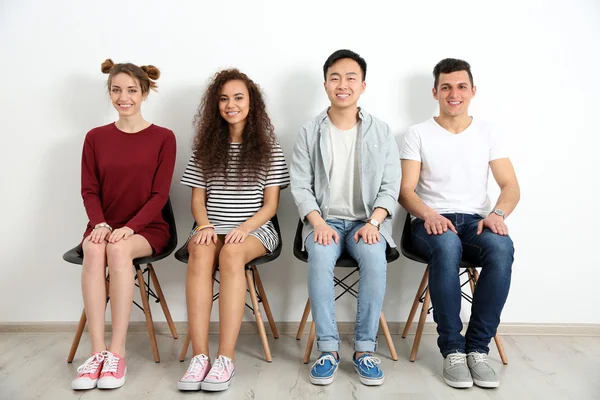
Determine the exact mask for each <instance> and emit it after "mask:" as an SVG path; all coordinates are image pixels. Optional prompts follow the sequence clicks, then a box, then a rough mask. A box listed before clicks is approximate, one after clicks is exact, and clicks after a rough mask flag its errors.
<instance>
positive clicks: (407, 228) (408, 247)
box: [400, 214, 417, 261]
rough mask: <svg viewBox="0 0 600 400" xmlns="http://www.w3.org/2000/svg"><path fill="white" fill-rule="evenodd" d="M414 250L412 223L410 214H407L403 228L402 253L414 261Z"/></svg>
mask: <svg viewBox="0 0 600 400" xmlns="http://www.w3.org/2000/svg"><path fill="white" fill-rule="evenodd" d="M412 248H413V246H412V222H411V218H410V214H406V219H405V220H404V228H402V238H400V251H402V254H404V256H405V257H407V258H410V259H411V260H412V259H413V257H414V252H413V250H412ZM415 261H417V260H415Z"/></svg>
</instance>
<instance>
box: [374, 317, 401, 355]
mask: <svg viewBox="0 0 600 400" xmlns="http://www.w3.org/2000/svg"><path fill="white" fill-rule="evenodd" d="M379 323H380V324H381V330H382V331H383V336H385V341H386V342H387V345H388V348H389V349H390V354H391V355H392V360H394V361H398V354H397V353H396V346H394V342H393V341H392V336H391V335H390V328H388V324H387V321H386V320H385V316H384V315H383V311H382V312H381V315H380V316H379Z"/></svg>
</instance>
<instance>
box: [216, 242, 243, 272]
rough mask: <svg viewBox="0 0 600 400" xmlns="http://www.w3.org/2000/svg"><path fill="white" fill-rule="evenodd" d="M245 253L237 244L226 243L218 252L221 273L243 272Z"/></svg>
mask: <svg viewBox="0 0 600 400" xmlns="http://www.w3.org/2000/svg"><path fill="white" fill-rule="evenodd" d="M245 264H246V255H245V253H244V251H243V249H242V246H240V245H239V244H226V245H224V246H223V248H222V249H221V254H219V271H220V272H221V274H232V273H243V272H244V265H245Z"/></svg>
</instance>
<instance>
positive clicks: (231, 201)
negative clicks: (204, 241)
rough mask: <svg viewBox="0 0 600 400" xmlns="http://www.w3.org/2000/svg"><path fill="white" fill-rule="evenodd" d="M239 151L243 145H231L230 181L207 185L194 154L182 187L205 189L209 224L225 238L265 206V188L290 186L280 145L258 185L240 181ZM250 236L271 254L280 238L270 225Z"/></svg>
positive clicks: (216, 179) (276, 145) (218, 178)
mask: <svg viewBox="0 0 600 400" xmlns="http://www.w3.org/2000/svg"><path fill="white" fill-rule="evenodd" d="M240 148H241V143H230V144H229V156H230V157H229V168H228V174H227V180H225V179H224V177H223V176H216V177H212V178H210V179H209V180H208V182H207V181H206V179H205V177H204V174H203V172H202V169H201V168H200V166H199V165H198V163H197V162H196V158H195V157H194V155H193V154H192V156H191V158H190V161H189V162H188V165H187V167H186V169H185V172H184V173H183V177H182V178H181V183H182V184H184V185H186V186H191V187H197V188H202V189H206V211H207V214H208V220H209V221H210V223H211V224H213V225H214V226H215V232H216V233H217V234H218V235H226V234H227V233H229V232H230V231H231V230H232V229H234V228H237V227H238V226H240V225H241V224H242V223H243V222H245V221H247V220H248V219H250V218H251V217H252V216H254V214H256V212H257V211H258V210H259V209H260V208H261V207H262V206H263V204H264V190H265V188H267V187H269V186H281V189H285V188H286V187H287V186H288V185H289V184H290V175H289V173H288V168H287V165H286V162H285V157H284V155H283V151H282V150H281V146H280V145H279V143H277V142H274V144H273V148H272V150H271V156H270V159H269V167H268V170H266V171H264V170H263V171H261V173H259V179H258V181H257V182H250V181H247V180H245V179H244V176H241V177H240V174H239V170H240V168H239V154H240ZM250 235H252V236H255V237H256V238H257V239H258V240H260V241H261V242H262V244H263V245H264V246H265V248H266V249H267V250H268V251H269V252H272V251H273V250H275V248H276V247H277V245H278V244H279V237H278V235H277V232H276V231H275V227H274V226H273V223H272V222H271V221H267V223H265V224H264V225H263V226H261V227H260V228H258V229H255V230H254V231H252V232H250Z"/></svg>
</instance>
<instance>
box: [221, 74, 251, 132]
mask: <svg viewBox="0 0 600 400" xmlns="http://www.w3.org/2000/svg"><path fill="white" fill-rule="evenodd" d="M219 112H220V113H221V117H223V119H224V120H225V121H227V123H228V124H229V126H237V125H241V127H242V128H243V127H244V125H245V124H246V118H248V113H249V112H250V94H249V93H248V88H247V87H246V84H245V83H244V82H243V81H240V80H237V79H236V80H231V81H228V82H226V83H225V84H224V85H223V88H222V89H221V93H220V95H219Z"/></svg>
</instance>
